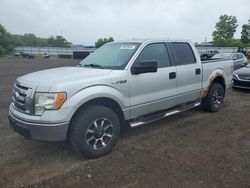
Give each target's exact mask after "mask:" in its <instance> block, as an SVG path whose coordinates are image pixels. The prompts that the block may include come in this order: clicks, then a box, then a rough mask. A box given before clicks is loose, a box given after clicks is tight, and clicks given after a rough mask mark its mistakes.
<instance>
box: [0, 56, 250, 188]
mask: <svg viewBox="0 0 250 188" xmlns="http://www.w3.org/2000/svg"><path fill="white" fill-rule="evenodd" d="M76 63H77V61H74V60H61V59H52V60H50V59H31V60H30V59H29V60H28V59H23V58H5V59H0V169H1V171H0V187H75V188H76V187H124V188H125V187H250V178H249V177H250V116H249V115H250V100H249V99H250V91H244V90H229V91H228V92H227V96H226V98H225V103H224V107H223V109H222V110H221V111H220V112H218V113H207V112H203V111H202V110H200V109H199V108H197V109H194V110H191V111H187V112H184V113H181V114H178V115H175V116H172V117H169V118H167V119H164V120H161V121H157V122H155V123H151V124H148V125H146V126H143V127H139V128H135V129H129V130H128V131H127V132H126V133H123V135H122V137H121V139H120V141H119V143H118V145H117V147H116V148H115V150H114V151H113V152H112V153H110V154H109V155H107V156H104V157H101V158H98V159H94V160H88V159H85V158H81V157H79V156H78V155H76V154H75V153H74V152H73V151H72V150H71V149H70V146H69V145H68V143H67V142H60V143H43V142H37V141H31V140H26V139H24V138H23V137H22V136H20V135H18V134H16V133H14V132H13V131H12V130H11V129H10V128H9V124H8V119H7V114H8V106H9V104H10V99H11V90H12V85H13V83H14V80H15V78H16V77H18V76H20V75H23V74H26V73H29V72H33V71H37V70H43V69H48V68H53V67H60V66H71V65H75V64H76Z"/></svg>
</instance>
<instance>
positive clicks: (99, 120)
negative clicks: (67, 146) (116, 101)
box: [69, 105, 120, 158]
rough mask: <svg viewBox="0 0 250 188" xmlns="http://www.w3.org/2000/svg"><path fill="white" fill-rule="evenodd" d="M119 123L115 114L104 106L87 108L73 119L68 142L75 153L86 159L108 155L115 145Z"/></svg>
mask: <svg viewBox="0 0 250 188" xmlns="http://www.w3.org/2000/svg"><path fill="white" fill-rule="evenodd" d="M119 134H120V121H119V118H118V117H117V115H116V113H115V112H114V111H112V110H111V109H109V108H107V107H104V106H97V105H93V106H89V107H87V108H84V109H82V110H80V111H79V112H78V113H77V114H76V115H75V116H74V118H73V120H72V122H71V127H70V133H69V140H70V143H71V146H72V147H73V149H74V150H75V151H77V152H78V153H80V154H81V155H84V156H86V157H88V158H96V157H100V156H103V155H106V154H108V153H109V152H111V151H112V149H113V148H114V146H115V145H116V143H117V141H118V138H119Z"/></svg>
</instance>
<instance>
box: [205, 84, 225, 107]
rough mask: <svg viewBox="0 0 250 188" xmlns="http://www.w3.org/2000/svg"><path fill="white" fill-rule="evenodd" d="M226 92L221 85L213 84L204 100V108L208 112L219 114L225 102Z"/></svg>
mask: <svg viewBox="0 0 250 188" xmlns="http://www.w3.org/2000/svg"><path fill="white" fill-rule="evenodd" d="M224 96H225V90H224V88H223V86H222V85H221V84H219V83H213V84H212V85H211V86H210V88H209V91H208V94H207V96H206V97H205V98H203V99H202V107H203V109H204V110H205V111H208V112H218V111H219V110H220V109H221V106H222V104H223V101H224Z"/></svg>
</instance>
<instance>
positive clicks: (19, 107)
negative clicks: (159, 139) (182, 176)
mask: <svg viewBox="0 0 250 188" xmlns="http://www.w3.org/2000/svg"><path fill="white" fill-rule="evenodd" d="M232 71H233V62H232V60H230V59H228V60H227V59H220V60H211V61H204V62H201V60H200V57H199V54H198V52H197V50H196V48H195V46H194V45H193V44H192V43H190V42H188V41H178V40H135V39H133V40H127V41H119V42H112V43H108V44H106V45H104V46H102V47H101V48H99V49H97V50H96V51H94V52H93V53H91V54H90V55H89V56H88V57H87V58H85V59H84V60H83V61H81V62H80V63H79V64H78V65H77V66H74V67H62V68H55V69H50V70H45V71H39V72H34V73H31V74H27V75H24V76H21V77H19V78H17V80H16V82H15V84H14V89H13V98H12V99H13V101H12V103H11V105H10V108H9V120H10V126H11V127H12V128H13V129H14V131H16V132H18V133H19V134H21V135H23V136H25V137H27V138H31V139H34V140H42V141H61V140H69V141H70V143H71V145H72V147H73V149H74V150H76V151H77V152H79V153H80V154H83V155H85V156H86V157H89V158H95V157H99V156H102V155H105V154H107V153H109V152H110V151H111V150H112V148H113V147H114V146H115V145H116V143H117V141H118V138H119V134H120V130H121V129H122V127H124V126H127V125H130V126H131V127H136V126H140V125H143V124H146V123H149V122H152V121H155V120H159V119H161V118H164V117H167V116H170V115H173V114H176V113H179V112H182V111H185V110H188V109H191V108H194V107H197V106H199V105H200V104H201V105H202V107H203V109H205V110H206V111H210V112H216V111H219V110H220V108H221V106H222V103H223V99H224V96H225V91H226V89H227V88H229V87H230V86H231V83H232V82H231V81H232Z"/></svg>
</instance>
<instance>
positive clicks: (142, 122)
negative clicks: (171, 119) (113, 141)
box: [129, 102, 200, 128]
mask: <svg viewBox="0 0 250 188" xmlns="http://www.w3.org/2000/svg"><path fill="white" fill-rule="evenodd" d="M199 105H200V102H197V103H194V104H192V105H190V104H189V105H187V106H186V108H185V106H184V107H183V106H182V107H180V108H179V109H178V108H177V109H175V110H173V111H167V112H160V113H159V114H158V115H157V114H156V115H153V116H152V117H153V118H152V117H151V118H144V119H143V118H142V119H141V120H137V121H132V122H130V123H129V124H130V127H132V128H134V127H138V126H142V125H145V124H148V123H152V122H154V121H158V120H161V119H163V118H165V117H168V116H171V115H174V114H178V113H180V112H184V111H186V110H190V109H192V108H195V107H197V106H199ZM159 115H160V116H159Z"/></svg>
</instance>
